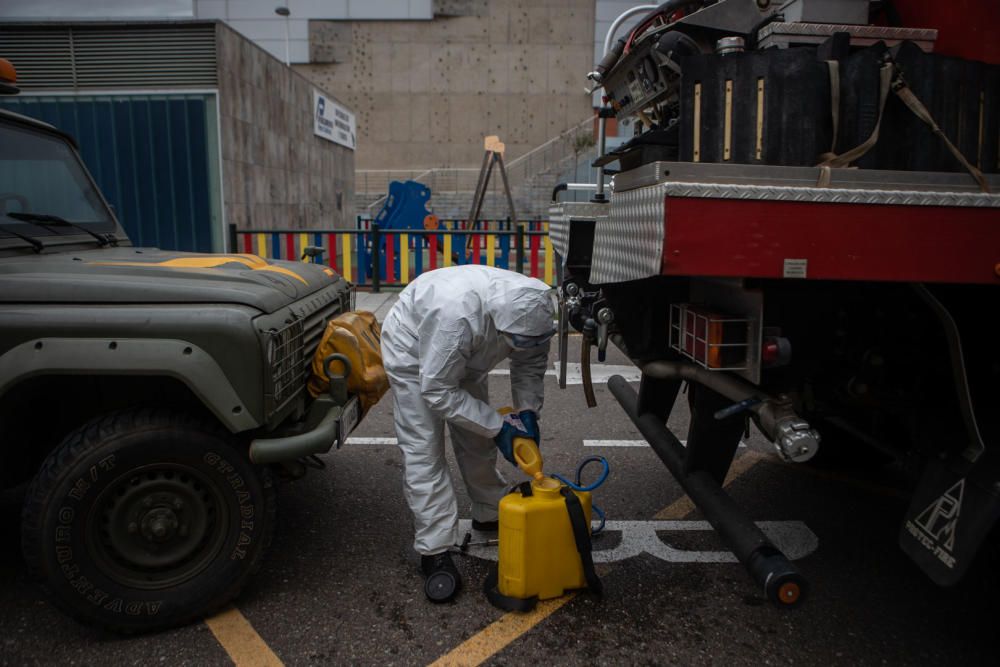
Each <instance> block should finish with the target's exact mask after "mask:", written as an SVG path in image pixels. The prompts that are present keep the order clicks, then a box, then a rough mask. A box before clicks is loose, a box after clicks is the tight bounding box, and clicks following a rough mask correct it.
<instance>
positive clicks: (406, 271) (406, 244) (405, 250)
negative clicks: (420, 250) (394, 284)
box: [399, 234, 410, 285]
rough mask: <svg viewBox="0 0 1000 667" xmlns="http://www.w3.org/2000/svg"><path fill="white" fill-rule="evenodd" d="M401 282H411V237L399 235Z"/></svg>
mask: <svg viewBox="0 0 1000 667" xmlns="http://www.w3.org/2000/svg"><path fill="white" fill-rule="evenodd" d="M399 282H400V283H402V284H403V285H405V284H407V283H408V282H410V235H409V234H400V235H399Z"/></svg>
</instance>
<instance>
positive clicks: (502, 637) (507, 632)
mask: <svg viewBox="0 0 1000 667" xmlns="http://www.w3.org/2000/svg"><path fill="white" fill-rule="evenodd" d="M574 597H576V594H575V593H571V594H570V595H564V596H563V597H561V598H555V599H552V600H542V601H541V602H539V603H538V606H537V607H535V608H534V609H533V610H532V611H530V612H528V613H526V614H523V613H520V612H516V611H512V612H508V613H506V614H504V615H503V616H501V617H500V618H498V619H497V620H495V621H493V622H492V623H490V624H489V625H487V626H486V627H485V628H483V629H482V630H480V631H479V632H477V633H476V634H474V635H472V636H471V637H469V638H468V639H466V640H465V641H464V642H462V643H461V644H459V645H458V646H456V647H455V648H453V649H452V650H451V651H449V652H448V653H446V654H444V655H443V656H441V657H440V658H438V659H437V660H435V661H434V662H432V663H431V664H430V665H429V667H459V666H461V667H472V666H474V665H479V664H482V663H484V662H486V661H487V660H489V659H490V658H491V657H493V656H494V655H495V654H497V653H499V652H500V651H502V650H503V649H504V648H505V647H506V646H507V645H508V644H510V643H511V642H513V641H514V640H516V639H517V638H518V637H520V636H521V635H523V634H524V633H525V632H527V631H528V630H530V629H532V628H533V627H535V626H536V625H538V624H539V623H541V622H542V621H544V620H545V619H546V618H548V617H549V616H551V615H552V614H553V613H555V611H556V610H557V609H559V608H560V607H562V606H563V605H564V604H566V603H567V602H569V601H570V600H572V599H573V598H574Z"/></svg>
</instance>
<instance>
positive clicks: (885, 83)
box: [816, 60, 990, 192]
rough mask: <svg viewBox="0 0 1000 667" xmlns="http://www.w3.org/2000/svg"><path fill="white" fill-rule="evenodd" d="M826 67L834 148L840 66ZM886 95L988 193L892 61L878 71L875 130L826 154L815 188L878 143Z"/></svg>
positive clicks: (830, 63) (979, 176)
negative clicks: (897, 101) (899, 103)
mask: <svg viewBox="0 0 1000 667" xmlns="http://www.w3.org/2000/svg"><path fill="white" fill-rule="evenodd" d="M827 65H828V66H829V68H830V103H831V113H832V118H833V145H834V146H836V142H837V132H838V129H839V125H840V66H839V65H838V64H837V63H836V61H827ZM889 91H892V92H893V93H895V95H896V97H898V98H899V99H900V101H902V102H903V104H905V105H906V108H907V109H909V110H910V111H911V112H913V115H915V116H916V117H917V118H919V119H920V120H921V121H923V122H924V123H926V124H927V126H928V127H930V128H931V131H932V132H934V134H936V135H937V136H938V137H940V138H941V141H943V142H944V145H945V146H946V147H947V148H948V150H949V151H951V154H952V155H954V156H955V159H956V160H958V161H959V163H960V164H961V165H962V166H963V167H965V170H966V171H967V172H969V175H970V176H972V178H973V180H975V181H976V184H977V185H979V189H980V190H982V191H983V192H989V191H990V187H989V184H988V183H987V182H986V178H985V177H984V176H983V172H981V171H980V170H979V169H977V168H976V167H975V166H973V165H972V164H971V163H970V162H969V161H968V160H967V159H966V158H965V156H964V155H962V151H960V150H959V149H958V147H957V146H955V144H953V143H952V142H951V140H950V139H948V137H947V136H945V134H944V131H943V130H942V129H941V128H940V126H938V124H937V122H935V120H934V117H933V116H931V112H930V111H928V110H927V107H926V106H924V104H923V102H921V101H920V99H919V98H918V97H917V96H916V95H915V94H914V93H913V90H911V89H910V87H909V85H907V83H906V79H904V78H903V74H902V72H900V70H899V67H897V66H896V63H895V62H893V61H892V60H886V62H885V63H884V64H883V65H882V67H881V68H880V69H879V92H878V97H879V101H878V120H877V121H876V122H875V129H873V130H872V133H871V135H870V136H869V137H868V138H867V139H865V140H864V141H863V142H861V143H860V144H858V145H857V146H855V147H854V148H852V149H850V150H848V151H845V152H843V153H841V154H840V155H837V154H836V153H834V151H833V149H831V150H830V152H829V153H825V154H824V155H823V156H822V157H824V158H825V159H824V160H823V162H820V163H819V164H818V165H817V166H818V167H819V170H820V173H819V178H818V180H817V182H816V186H817V187H821V188H826V187H829V186H830V181H831V178H832V175H833V174H832V172H831V171H830V170H831V169H834V168H842V167H847V166H849V165H850V164H851V163H852V162H854V161H856V160H859V159H861V158H862V157H863V156H864V155H865V154H866V153H867V152H868V151H870V150H871V149H872V147H873V146H875V144H876V143H878V136H879V129H880V128H881V126H882V118H883V117H884V115H885V114H884V113H883V112H884V111H885V103H886V100H887V99H888V97H889Z"/></svg>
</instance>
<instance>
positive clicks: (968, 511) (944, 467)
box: [899, 456, 1000, 586]
mask: <svg viewBox="0 0 1000 667" xmlns="http://www.w3.org/2000/svg"><path fill="white" fill-rule="evenodd" d="M989 458H990V457H989V456H987V457H985V459H989ZM984 463H987V462H986V461H984V460H981V461H980V462H979V463H977V464H976V465H973V466H970V465H969V464H968V462H966V461H960V460H951V461H947V460H946V461H941V460H936V459H934V460H931V461H930V462H929V463H928V464H927V467H926V468H925V470H924V473H923V476H922V477H921V479H920V484H919V485H918V487H917V490H916V493H915V494H914V495H913V500H912V501H911V503H910V507H909V509H907V511H906V517H905V518H904V519H903V526H902V528H901V530H900V532H899V546H900V547H901V548H902V549H903V551H904V552H905V553H906V554H907V555H908V556H909V557H910V558H912V559H913V561H914V562H915V563H916V564H917V565H919V566H920V569H922V570H923V571H924V572H925V573H926V574H927V576H928V577H930V578H931V580H932V581H934V583H936V584H938V585H940V586H950V585H952V584H955V583H957V582H958V581H959V580H960V579H961V578H962V576H963V575H964V574H965V572H966V570H968V568H969V566H970V565H971V564H972V561H973V560H974V559H975V556H976V552H977V551H978V550H979V547H980V545H981V544H982V543H983V540H984V539H985V538H986V536H987V535H988V534H989V532H990V529H991V528H993V525H994V524H995V523H996V520H997V518H998V517H1000V489H998V487H997V484H998V482H997V480H998V475H997V468H996V466H992V465H988V464H987V465H984Z"/></svg>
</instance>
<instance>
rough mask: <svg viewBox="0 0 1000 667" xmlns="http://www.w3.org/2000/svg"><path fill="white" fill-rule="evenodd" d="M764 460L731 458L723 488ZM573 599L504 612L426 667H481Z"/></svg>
mask: <svg viewBox="0 0 1000 667" xmlns="http://www.w3.org/2000/svg"><path fill="white" fill-rule="evenodd" d="M765 458H766V457H765V456H764V455H762V454H758V453H756V452H752V451H750V452H746V453H744V454H743V455H742V456H739V457H737V458H735V459H734V460H733V464H732V465H731V466H730V467H729V474H728V475H727V477H726V483H725V484H724V485H723V486H728V485H729V484H731V483H732V482H733V481H734V480H736V479H737V478H738V477H739V476H740V475H742V474H743V473H745V472H746V471H748V470H750V468H752V467H754V466H755V465H756V464H758V463H760V462H761V461H762V460H764V459H765ZM694 509H695V506H694V503H692V502H691V499H690V498H688V497H687V496H683V497H682V498H679V499H677V500H675V501H674V502H672V503H671V504H670V505H668V506H667V507H664V508H663V509H662V510H660V511H659V512H657V513H656V515H655V518H656V519H658V520H663V519H680V518H683V517H684V516H686V515H687V514H689V513H690V512H691V511H692V510H694ZM602 570H603V571H602V572H601V575H602V576H603V575H604V574H605V573H606V572H610V571H611V568H607V569H604V568H602ZM575 596H576V595H575V594H572V595H565V596H563V597H561V598H556V599H554V600H544V601H542V602H539V603H538V606H537V607H535V609H534V611H531V612H529V613H527V614H522V613H519V612H516V611H512V612H508V613H506V614H504V615H503V616H501V617H500V618H498V619H497V620H495V621H493V622H492V623H490V624H489V625H487V626H486V627H485V628H483V629H482V630H480V631H479V632H477V633H476V634H474V635H472V636H471V637H469V638H468V639H466V640H465V641H464V642H462V643H461V644H459V645H458V646H456V647H455V648H453V649H452V650H451V651H449V652H448V653H445V654H444V655H443V656H441V657H440V658H438V659H437V660H435V661H434V662H432V663H430V665H428V667H458V666H461V667H475V666H476V665H481V664H482V663H484V662H486V661H487V660H489V659H490V658H492V657H493V656H494V655H496V654H497V653H499V652H500V651H502V650H503V649H505V648H507V646H509V645H510V644H511V643H512V642H514V641H515V640H517V639H518V638H520V637H521V635H523V634H524V633H526V632H528V631H529V630H531V629H532V628H534V627H535V626H536V625H538V624H539V623H541V622H542V621H544V620H545V619H546V618H548V617H549V616H551V615H552V614H553V613H555V612H556V611H557V610H558V609H559V608H561V607H562V606H563V605H565V604H566V603H567V602H569V601H570V600H572V599H573V598H574V597H575Z"/></svg>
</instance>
